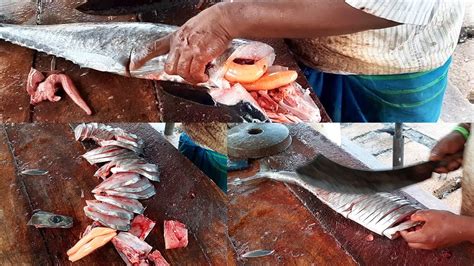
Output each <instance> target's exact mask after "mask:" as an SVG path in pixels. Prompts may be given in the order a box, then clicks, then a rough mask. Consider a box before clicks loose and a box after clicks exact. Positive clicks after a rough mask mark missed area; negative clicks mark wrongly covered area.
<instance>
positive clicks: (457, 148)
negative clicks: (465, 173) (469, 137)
mask: <svg viewBox="0 0 474 266" xmlns="http://www.w3.org/2000/svg"><path fill="white" fill-rule="evenodd" d="M459 127H462V128H464V129H466V131H467V132H469V128H470V124H459ZM465 143H466V138H465V136H463V135H462V134H461V133H460V132H459V131H452V132H451V133H449V134H448V135H446V136H445V137H444V138H442V139H441V140H440V141H438V143H437V144H436V145H435V146H434V147H433V149H432V150H431V153H430V160H431V161H441V160H443V159H444V158H445V157H446V156H448V155H452V154H455V153H458V152H462V151H463V150H464V145H465ZM461 165H462V158H458V159H455V160H452V161H451V162H449V163H448V165H447V166H446V167H439V168H437V169H436V170H435V171H436V172H438V173H448V172H451V171H454V170H456V169H458V168H459V167H461Z"/></svg>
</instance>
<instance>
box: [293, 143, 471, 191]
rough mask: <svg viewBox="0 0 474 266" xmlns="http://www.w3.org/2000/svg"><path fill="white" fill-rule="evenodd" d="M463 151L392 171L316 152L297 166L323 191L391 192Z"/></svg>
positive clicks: (301, 172) (304, 175)
mask: <svg viewBox="0 0 474 266" xmlns="http://www.w3.org/2000/svg"><path fill="white" fill-rule="evenodd" d="M462 156H463V153H462V152H460V153H456V154H453V155H450V156H447V157H446V158H445V159H444V160H442V161H437V162H433V161H429V162H424V163H419V164H415V165H412V166H408V167H399V168H394V169H391V170H362V169H356V168H350V167H346V166H343V165H341V164H338V163H336V162H334V161H331V160H330V159H328V158H326V157H325V156H324V155H322V154H319V155H318V156H316V158H315V159H314V160H312V161H311V162H309V163H307V164H305V165H303V166H301V167H299V168H297V169H296V173H297V174H298V175H300V176H302V177H305V178H309V179H311V181H312V183H313V184H314V185H315V186H317V187H319V188H321V189H324V190H326V191H332V192H340V193H348V194H371V193H377V192H391V191H394V190H397V189H400V188H403V187H406V186H409V185H412V184H415V183H418V182H421V181H424V180H426V179H428V178H430V177H431V176H432V174H433V172H434V170H435V169H436V168H438V167H442V166H446V165H447V164H448V163H449V162H450V161H451V160H454V159H458V158H462Z"/></svg>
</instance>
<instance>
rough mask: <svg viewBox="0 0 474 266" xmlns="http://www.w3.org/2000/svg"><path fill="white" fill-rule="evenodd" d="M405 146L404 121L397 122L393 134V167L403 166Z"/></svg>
mask: <svg viewBox="0 0 474 266" xmlns="http://www.w3.org/2000/svg"><path fill="white" fill-rule="evenodd" d="M403 146H404V137H403V123H396V124H395V132H394V134H393V167H398V166H403Z"/></svg>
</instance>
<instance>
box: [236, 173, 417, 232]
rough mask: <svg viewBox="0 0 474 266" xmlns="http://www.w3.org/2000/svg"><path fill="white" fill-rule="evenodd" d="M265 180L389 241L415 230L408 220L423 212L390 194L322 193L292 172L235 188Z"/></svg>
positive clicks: (262, 177) (262, 175)
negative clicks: (304, 194)
mask: <svg viewBox="0 0 474 266" xmlns="http://www.w3.org/2000/svg"><path fill="white" fill-rule="evenodd" d="M265 179H271V180H275V181H280V182H284V183H289V184H295V185H298V186H300V187H303V188H305V189H306V190H308V191H309V192H311V193H312V194H314V195H315V196H316V197H318V198H319V199H320V200H321V201H322V202H323V203H324V204H326V205H328V206H329V207H330V208H331V209H333V210H334V211H336V212H337V213H339V214H341V215H343V216H344V217H346V218H348V219H351V220H352V221H354V222H356V223H358V224H360V225H362V226H364V227H365V228H367V229H369V230H371V231H372V232H375V233H377V234H379V235H385V236H387V237H388V238H390V239H393V238H396V237H397V236H398V234H397V232H398V231H400V230H406V229H409V228H412V227H415V226H417V225H418V224H419V223H417V222H413V221H409V217H410V216H411V215H412V214H413V213H415V212H416V211H418V210H420V209H422V208H423V207H421V206H419V205H417V204H416V203H413V202H410V201H409V200H407V199H406V198H403V197H401V196H398V195H395V194H392V193H385V192H384V193H375V194H343V193H338V192H328V191H324V190H322V189H321V188H319V187H318V186H317V185H316V184H315V183H314V180H313V179H311V178H307V177H305V176H300V175H298V174H297V173H295V172H291V171H280V172H259V173H258V174H256V175H255V176H253V177H249V178H246V179H239V180H235V181H234V184H235V185H240V184H253V183H257V182H260V181H262V180H265ZM397 230H398V231H397Z"/></svg>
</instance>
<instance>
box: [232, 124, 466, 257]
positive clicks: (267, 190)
mask: <svg viewBox="0 0 474 266" xmlns="http://www.w3.org/2000/svg"><path fill="white" fill-rule="evenodd" d="M290 132H291V135H292V137H293V143H292V145H291V146H290V148H288V150H286V151H285V152H283V153H281V154H279V155H275V156H272V157H268V158H265V159H262V160H260V161H257V162H255V163H254V165H253V167H254V169H253V170H247V171H238V172H232V173H229V201H230V204H229V234H230V236H231V238H232V239H233V241H234V244H235V243H250V244H251V245H252V248H251V249H250V250H252V249H257V248H258V249H270V250H272V249H273V250H275V254H274V255H272V256H268V257H263V258H259V259H252V260H248V261H247V263H248V264H253V263H255V264H261V263H270V264H271V263H274V262H276V261H277V260H286V261H290V262H295V261H297V260H298V262H300V263H304V262H306V263H309V262H311V261H316V262H319V264H324V263H327V260H326V258H324V257H322V255H321V250H325V249H327V250H328V251H329V250H333V249H335V248H336V249H337V250H339V251H340V252H342V253H343V254H347V255H345V256H337V257H336V256H334V257H332V259H329V260H328V261H330V262H331V263H332V264H346V263H348V262H347V261H346V260H347V256H349V257H350V258H352V259H353V260H354V261H355V262H356V263H358V264H361V265H383V264H384V263H387V264H389V265H447V264H449V265H470V264H469V263H472V261H474V246H473V245H470V244H465V245H464V244H462V245H458V246H455V247H451V248H447V249H440V250H434V251H425V250H414V249H410V248H409V247H408V246H407V244H406V242H405V241H403V240H402V239H397V240H389V239H388V238H386V237H382V236H378V235H376V234H373V233H371V232H370V231H369V230H367V229H365V228H364V227H362V226H360V225H358V224H357V223H355V222H352V221H350V220H348V219H346V218H344V217H342V216H341V215H339V214H337V213H336V212H334V211H332V210H331V209H330V208H329V207H328V206H326V205H324V204H323V203H322V202H321V201H320V200H318V199H317V198H316V197H315V196H314V195H312V194H311V193H309V192H307V191H306V190H303V189H301V188H299V187H297V186H293V185H284V184H281V183H277V182H273V181H264V182H262V183H259V184H254V185H252V184H245V185H238V183H234V182H233V181H235V179H236V178H243V177H247V176H251V175H253V174H254V173H255V172H256V171H257V169H258V167H259V166H258V164H259V163H261V162H264V163H265V164H266V165H267V166H269V167H270V168H271V169H273V170H294V169H295V168H296V167H297V166H298V165H300V164H302V163H304V162H305V161H308V160H310V159H312V158H314V156H315V155H316V154H318V153H322V154H324V155H325V156H327V157H328V158H330V159H332V160H335V161H337V162H339V163H342V164H344V165H347V166H350V167H364V165H363V164H362V163H361V162H360V161H358V160H356V159H355V158H353V157H352V156H350V155H349V154H348V153H346V152H344V151H343V150H342V149H341V148H339V147H338V146H337V145H335V144H333V143H331V142H330V141H329V140H327V139H326V138H325V137H323V136H322V135H320V134H319V133H317V132H316V131H314V130H313V129H311V128H310V127H309V126H307V125H303V124H300V125H295V126H291V127H290ZM295 199H298V200H295ZM255 210H259V212H256V211H255ZM266 212H272V215H266ZM288 213H292V214H293V215H291V216H288V215H287V214H288ZM275 214H276V216H275ZM260 216H263V217H266V218H267V220H266V222H265V221H260V222H256V220H258V219H262V218H260ZM276 217H278V218H276ZM300 217H304V219H300ZM274 224H276V226H274ZM309 225H311V227H310V228H308V226H309ZM240 232H246V233H245V234H242V233H240ZM282 232H293V233H292V234H284V233H282ZM312 234H322V235H325V236H326V237H327V238H329V239H333V240H332V241H317V240H312V239H311V238H310V237H311V235H312ZM369 234H372V235H373V236H374V240H373V241H367V240H365V238H366V237H367V236H368V235H369ZM282 235H284V236H285V239H280V238H281V237H282ZM310 239H311V240H310ZM295 242H298V243H299V246H303V247H305V250H302V249H301V247H300V248H298V247H297V246H294V245H293V243H295ZM334 242H336V243H337V245H335V244H334ZM281 243H285V244H284V245H281ZM325 252H327V251H324V252H323V253H325ZM333 252H334V251H333ZM295 254H297V255H299V256H296V258H295ZM243 264H245V262H243ZM317 264H318V263H317Z"/></svg>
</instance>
